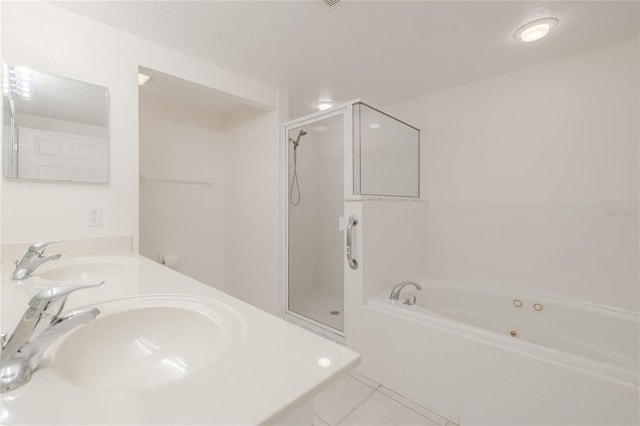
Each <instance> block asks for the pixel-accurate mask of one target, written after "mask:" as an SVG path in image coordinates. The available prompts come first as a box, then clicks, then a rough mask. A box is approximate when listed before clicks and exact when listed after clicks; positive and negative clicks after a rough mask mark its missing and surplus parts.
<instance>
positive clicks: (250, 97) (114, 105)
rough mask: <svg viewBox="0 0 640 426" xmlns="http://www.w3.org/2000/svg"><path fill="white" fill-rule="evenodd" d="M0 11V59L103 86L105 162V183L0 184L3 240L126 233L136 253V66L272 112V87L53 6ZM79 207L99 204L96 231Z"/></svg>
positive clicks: (22, 5)
mask: <svg viewBox="0 0 640 426" xmlns="http://www.w3.org/2000/svg"><path fill="white" fill-rule="evenodd" d="M0 7H1V8H2V43H3V51H2V52H3V56H4V58H5V59H6V60H7V61H9V62H13V63H17V64H22V65H26V66H30V67H33V68H35V69H38V70H41V71H44V72H48V73H52V74H58V75H61V76H65V77H69V78H73V79H77V80H82V81H87V82H89V83H93V84H98V85H102V86H105V87H107V88H108V89H109V94H110V160H111V163H110V179H109V184H107V185H87V184H70V183H51V182H18V181H10V180H3V181H2V229H3V232H2V239H3V242H14V241H30V240H40V239H65V238H66V239H72V238H88V237H96V236H109V235H123V234H129V235H133V236H134V246H135V247H136V248H137V245H138V238H137V236H138V86H137V73H138V67H139V66H144V67H149V68H152V69H155V70H158V71H161V72H164V73H167V74H171V75H174V76H176V77H179V78H183V79H185V80H190V81H193V82H195V83H198V84H201V85H204V86H207V87H212V88H214V89H217V90H219V91H220V92H221V93H223V94H224V95H225V96H231V97H233V98H234V99H235V98H237V99H238V100H241V101H242V102H244V103H247V104H250V105H252V106H254V107H259V108H262V109H265V110H266V109H273V108H277V107H278V92H277V91H276V90H275V89H272V88H270V87H267V86H265V85H263V84H261V83H258V82H255V81H252V80H248V79H246V78H243V77H240V76H237V75H234V74H231V73H229V72H226V71H224V70H221V69H219V68H216V67H213V66H211V65H208V64H206V63H203V62H201V61H198V60H195V59H193V58H190V57H187V56H185V55H183V54H181V53H179V52H176V51H172V50H170V49H166V48H163V47H161V46H158V45H156V44H153V43H150V42H148V41H145V40H143V39H140V38H137V37H135V36H133V35H131V34H128V33H125V32H123V31H119V30H116V29H114V28H111V27H108V26H106V25H102V24H99V23H96V22H95V21H92V20H89V19H86V18H83V17H80V16H77V15H74V14H71V13H69V12H66V11H64V10H62V9H60V8H58V7H56V6H54V5H51V4H47V3H43V2H2V3H1V5H0ZM269 130H270V132H271V133H269V134H262V135H261V137H262V138H265V137H266V138H271V139H274V141H275V135H277V132H278V129H277V128H275V127H272V128H270V129H269ZM274 143H275V142H274ZM274 161H275V160H274ZM273 179H275V181H277V177H275V178H273ZM87 206H102V208H103V226H102V227H95V228H87V227H86V226H85V209H86V207H87ZM275 238H276V239H277V237H275Z"/></svg>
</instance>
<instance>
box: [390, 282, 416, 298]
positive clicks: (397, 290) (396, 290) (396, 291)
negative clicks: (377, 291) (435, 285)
mask: <svg viewBox="0 0 640 426" xmlns="http://www.w3.org/2000/svg"><path fill="white" fill-rule="evenodd" d="M408 285H412V286H414V287H415V288H416V289H418V290H422V286H421V285H420V284H418V283H414V282H413V281H402V282H401V283H399V284H396V286H395V287H394V288H393V290H391V294H390V295H389V299H391V300H399V299H400V292H401V291H402V289H403V288H405V287H406V286H408Z"/></svg>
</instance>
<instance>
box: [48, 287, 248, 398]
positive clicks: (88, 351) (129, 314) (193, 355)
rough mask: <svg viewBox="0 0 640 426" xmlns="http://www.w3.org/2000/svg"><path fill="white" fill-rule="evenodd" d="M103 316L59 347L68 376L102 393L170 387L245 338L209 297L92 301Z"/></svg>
mask: <svg viewBox="0 0 640 426" xmlns="http://www.w3.org/2000/svg"><path fill="white" fill-rule="evenodd" d="M93 306H95V307H97V308H98V309H100V311H101V313H100V315H99V316H98V318H96V319H95V320H93V321H91V322H89V323H87V324H85V325H83V326H81V327H79V328H78V329H76V330H75V331H72V332H71V333H70V334H69V335H68V336H67V337H65V338H64V339H63V340H62V341H61V343H60V344H59V345H58V346H57V348H55V349H53V350H55V354H54V356H53V360H52V367H53V369H54V370H55V371H56V373H57V374H58V375H59V376H61V377H62V378H63V379H65V380H66V381H68V382H70V383H72V384H74V385H77V386H80V387H83V388H86V389H94V390H101V391H113V390H140V389H148V388H153V387H158V386H163V385H168V384H171V383H173V382H176V381H178V380H182V379H184V378H186V377H188V376H190V375H192V374H194V373H195V372H197V371H200V370H201V369H203V368H222V367H224V365H225V364H227V363H228V362H229V361H231V360H232V359H233V358H234V357H235V354H236V353H237V351H238V349H239V348H240V347H241V345H242V342H243V341H244V335H245V325H244V321H243V320H242V318H241V317H240V316H239V315H238V314H237V313H236V311H235V310H233V309H232V308H230V307H228V306H227V305H225V304H223V303H220V302H216V301H214V300H208V299H200V298H194V297H190V296H175V295H167V296H163V295H158V296H148V297H137V298H132V299H125V300H119V301H112V302H107V303H101V304H96V305H93Z"/></svg>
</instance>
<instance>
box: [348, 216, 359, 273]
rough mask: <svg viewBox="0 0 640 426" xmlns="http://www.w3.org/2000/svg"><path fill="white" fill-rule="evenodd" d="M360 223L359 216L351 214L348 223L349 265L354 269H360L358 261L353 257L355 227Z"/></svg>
mask: <svg viewBox="0 0 640 426" xmlns="http://www.w3.org/2000/svg"><path fill="white" fill-rule="evenodd" d="M357 224H358V218H357V217H355V216H349V223H348V224H347V261H348V262H349V267H350V268H351V269H353V270H354V271H355V270H356V269H358V261H357V260H355V259H354V258H353V244H352V241H353V227H354V226H355V225H357Z"/></svg>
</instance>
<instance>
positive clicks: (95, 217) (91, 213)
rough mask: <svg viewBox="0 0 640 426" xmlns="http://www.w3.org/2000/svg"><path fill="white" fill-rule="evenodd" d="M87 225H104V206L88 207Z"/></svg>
mask: <svg viewBox="0 0 640 426" xmlns="http://www.w3.org/2000/svg"><path fill="white" fill-rule="evenodd" d="M87 226H102V207H89V208H87Z"/></svg>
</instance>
